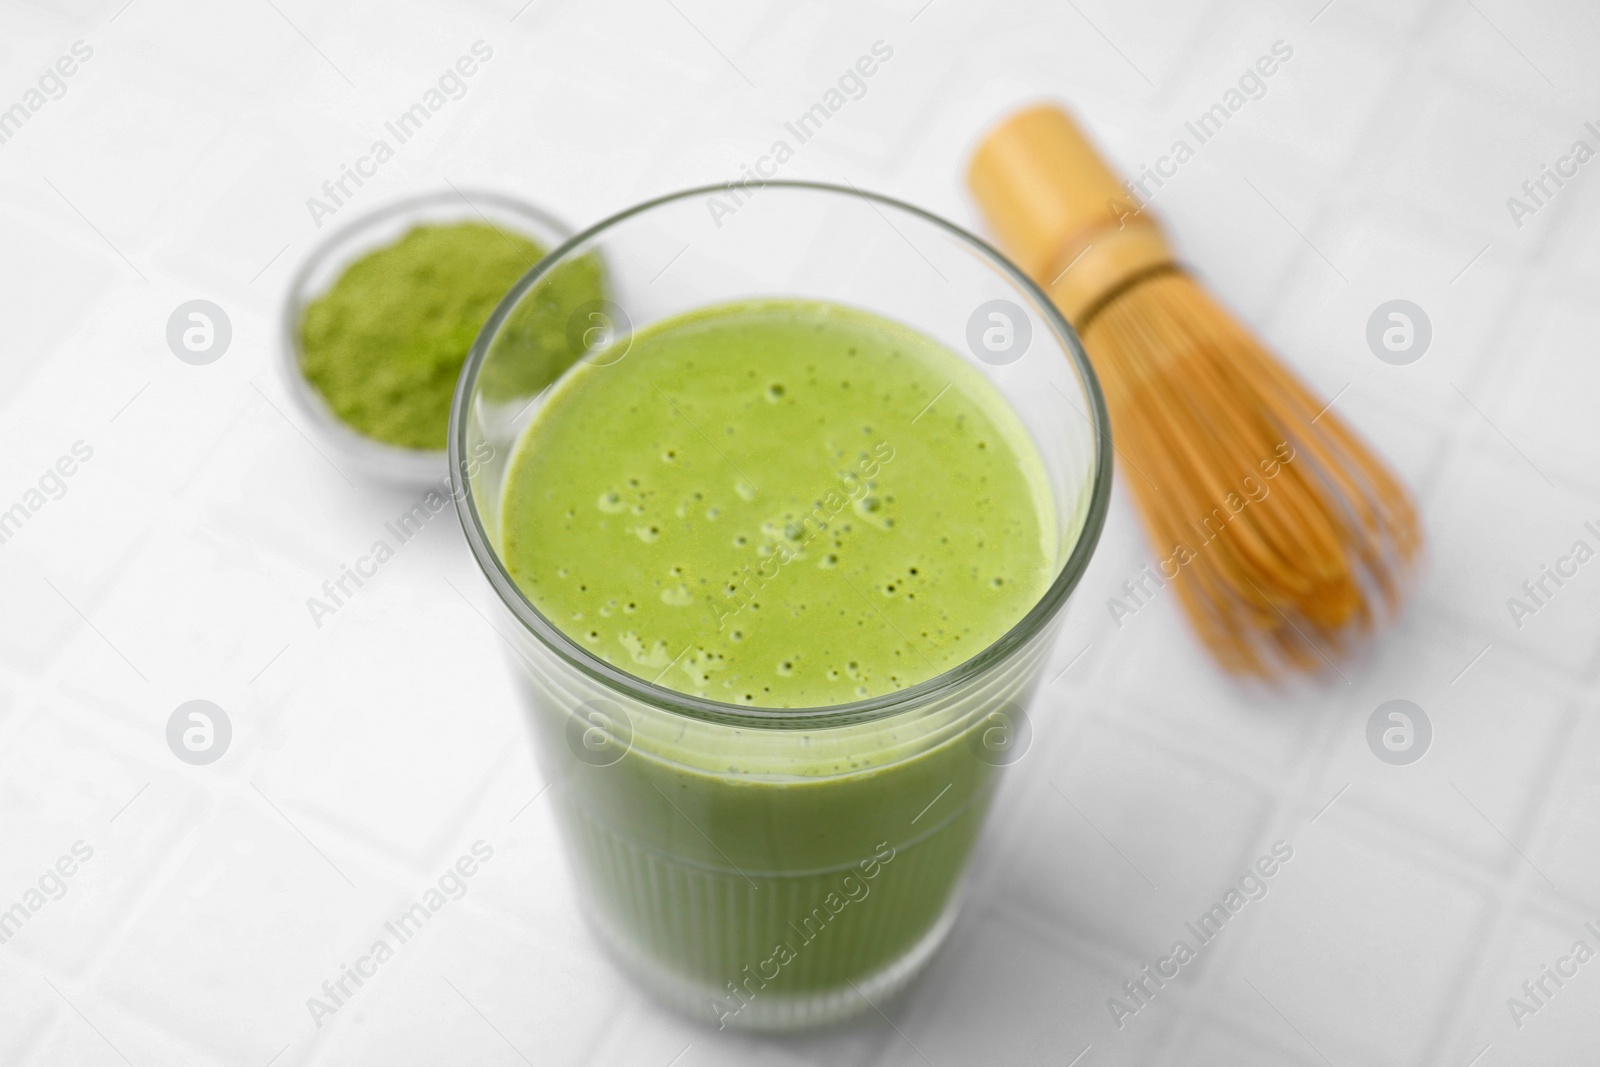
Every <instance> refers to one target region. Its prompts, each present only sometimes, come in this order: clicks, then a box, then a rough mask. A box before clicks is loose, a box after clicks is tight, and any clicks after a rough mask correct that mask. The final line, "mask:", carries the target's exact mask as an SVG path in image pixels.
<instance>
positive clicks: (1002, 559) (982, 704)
mask: <svg viewBox="0 0 1600 1067" xmlns="http://www.w3.org/2000/svg"><path fill="white" fill-rule="evenodd" d="M602 364H603V365H602ZM1058 530H1059V526H1058V522H1057V517H1056V514H1055V511H1054V505H1053V502H1052V500H1051V497H1050V493H1049V490H1048V488H1047V487H1046V481H1045V476H1044V473H1043V467H1042V464H1041V462H1040V459H1039V457H1038V455H1037V453H1036V452H1035V450H1034V447H1033V444H1032V442H1031V440H1030V439H1029V437H1028V435H1027V433H1026V431H1025V430H1024V429H1023V428H1022V426H1021V425H1020V424H1019V422H1018V421H1017V419H1016V417H1015V415H1013V414H1012V412H1011V410H1010V408H1009V407H1008V406H1007V404H1006V403H1005V401H1004V400H1003V399H1002V398H1001V397H1000V396H999V395H998V394H997V393H996V391H995V390H994V388H993V387H992V386H991V385H990V384H989V383H988V381H987V380H986V379H985V378H984V377H983V376H982V375H981V374H979V373H978V372H977V371H975V370H974V369H973V368H972V367H970V366H969V365H968V364H967V363H965V362H964V361H962V360H961V359H959V358H958V357H956V356H955V355H954V354H952V353H950V352H949V351H947V350H946V349H944V348H943V347H941V346H940V345H938V344H937V343H935V342H933V341H932V340H930V339H928V338H926V337H924V336H922V335H920V334H918V333H916V332H914V331H912V330H910V329H907V328H905V327H903V326H901V325H898V324H896V323H892V322H889V321H887V320H884V319H880V318H878V317H876V316H873V315H869V314H867V313H864V312H861V311H855V310H851V309H847V308H843V307H838V306H834V305H827V304H820V303H811V302H803V301H793V300H768V301H759V302H748V303H741V304H733V305H725V306H720V307H713V308H707V309H703V310H700V311H696V312H693V313H690V314H686V315H682V316H679V317H677V318H674V319H670V320H667V321H665V322H661V323H657V324H655V325H653V326H651V327H649V328H648V329H646V330H644V331H642V332H640V333H638V334H636V335H634V336H633V337H632V339H631V347H629V348H628V350H627V352H626V355H625V356H623V357H622V358H620V359H616V360H615V361H614V362H613V361H612V359H611V358H603V359H599V360H596V361H595V362H594V363H590V364H584V365H580V366H579V367H578V368H576V369H575V370H574V371H572V372H571V373H569V374H568V375H567V376H566V377H565V378H564V379H562V380H561V382H560V383H558V385H557V386H556V388H555V389H554V390H553V391H552V393H551V394H550V395H549V396H548V398H547V399H546V401H545V403H544V406H543V407H542V408H541V409H540V411H539V412H538V414H537V416H536V417H535V418H534V420H533V421H532V422H531V423H530V425H529V426H528V428H527V430H526V432H525V433H524V434H523V436H522V438H521V440H520V442H519V444H518V446H517V449H516V452H515V454H514V456H513V457H512V460H511V463H510V465H509V468H508V471H507V474H506V477H505V483H504V487H503V497H502V507H501V511H500V529H499V531H498V534H499V536H498V541H499V552H500V556H501V559H502V560H503V562H504V565H505V567H506V570H507V571H508V572H509V574H510V575H511V577H512V579H513V580H514V581H515V582H516V583H517V585H518V586H519V587H520V588H521V590H522V591H523V593H524V594H525V595H526V597H527V598H528V599H529V601H530V602H531V603H532V604H533V605H534V606H535V607H536V608H537V609H538V610H539V612H540V613H541V614H543V615H544V616H545V618H546V619H548V620H549V621H550V622H551V623H552V624H554V625H555V626H557V627H559V628H560V629H561V630H563V631H564V632H565V633H566V634H567V635H568V636H569V637H570V638H571V639H572V640H573V641H575V642H577V643H578V644H579V645H580V646H582V647H583V648H585V649H587V650H588V651H589V652H590V653H591V654H592V655H593V656H595V657H598V658H600V659H603V660H605V661H607V662H609V663H610V664H612V665H614V666H615V667H617V668H619V669H621V670H623V671H625V672H628V673H630V674H633V675H636V676H638V677H640V678H643V679H646V680H649V681H653V682H656V683H657V684H659V685H661V686H664V687H666V688H668V689H671V690H675V691H677V692H679V693H683V694H687V695H690V696H693V697H699V698H704V699H706V700H711V701H716V702H719V703H722V704H726V705H740V706H745V707H747V708H756V709H761V708H766V709H785V708H788V709H793V708H802V709H823V708H828V707H831V706H836V705H843V704H849V703H851V702H854V701H859V700H864V699H868V698H874V697H881V696H884V695H885V694H893V693H894V692H896V691H898V690H902V689H906V688H908V687H911V686H915V685H917V684H918V683H920V682H923V681H926V680H928V679H930V678H933V677H935V676H937V675H942V674H944V673H945V672H948V671H950V670H952V669H953V668H955V667H957V666H959V665H961V664H963V663H965V662H966V661H968V660H970V659H972V658H973V657H974V656H976V655H978V654H979V653H981V652H983V651H984V650H985V649H986V648H988V647H989V646H990V645H992V644H993V643H994V642H995V640H996V639H997V638H999V637H1000V636H1001V635H1002V634H1004V633H1006V632H1007V631H1008V630H1010V629H1011V628H1012V627H1013V626H1015V625H1016V624H1017V622H1018V621H1019V620H1020V619H1021V618H1022V617H1023V615H1024V614H1026V613H1027V612H1028V610H1029V609H1030V608H1032V607H1033V606H1034V604H1035V603H1037V602H1038V600H1039V598H1040V596H1041V595H1042V594H1043V593H1044V591H1045V589H1046V588H1047V587H1048V586H1049V584H1050V583H1051V581H1052V580H1053V579H1054V577H1055V575H1056V573H1057V571H1058V569H1059V559H1058V556H1057V551H1058V548H1057V546H1058V544H1059V534H1058ZM1031 677H1032V673H1031V670H1027V669H1022V668H1020V667H1018V668H1015V669H1013V668H1009V667H1002V668H1000V669H997V670H996V671H994V672H993V677H991V678H987V679H985V680H983V681H982V682H980V683H974V685H972V686H969V687H968V688H966V689H965V690H963V691H961V692H960V693H959V694H957V695H955V696H943V697H930V699H929V702H928V705H927V707H925V708H919V709H917V711H916V712H915V713H911V712H908V713H905V714H902V715H899V716H890V717H887V718H878V719H872V720H870V721H851V720H850V719H849V716H848V715H844V716H843V717H842V718H839V719H837V720H830V719H828V717H827V713H825V712H818V713H817V716H818V717H816V718H807V717H805V716H789V717H780V718H778V719H774V725H773V727H772V728H757V727H752V726H750V725H748V724H746V725H734V726H729V725H720V724H717V723H713V722H706V721H701V720H699V719H696V718H693V717H691V716H687V715H682V714H677V713H673V712H670V711H665V710H663V711H660V712H657V711H655V710H654V709H643V708H639V707H637V706H636V708H635V711H633V712H629V711H627V710H626V709H624V708H623V707H622V706H621V705H620V704H618V703H614V702H611V701H606V700H588V701H584V702H582V703H578V698H580V697H581V696H582V695H583V694H582V692H581V691H574V698H573V699H572V701H571V703H568V704H564V703H563V701H562V700H561V699H560V697H559V695H558V694H553V693H551V692H548V691H547V692H545V693H542V694H540V696H539V698H538V700H537V701H536V703H538V704H539V705H540V707H541V712H540V714H539V715H538V716H536V721H537V723H538V725H539V728H540V729H541V730H542V731H543V732H544V733H545V734H546V736H545V737H544V738H543V741H544V744H543V745H542V746H541V751H543V752H544V753H545V754H546V756H547V760H548V762H550V763H552V764H553V766H552V774H553V775H554V776H555V777H556V778H557V779H558V780H559V783H560V785H561V787H562V788H561V789H560V790H559V791H558V792H559V795H560V796H561V798H562V806H563V811H564V813H565V815H566V819H567V831H568V836H569V838H570V839H571V841H572V844H573V847H574V848H575V850H576V852H577V854H578V858H579V862H578V864H577V867H578V873H579V877H580V884H581V886H582V888H583V890H584V892H585V893H586V895H587V896H588V898H589V904H590V911H591V914H592V915H593V917H594V919H595V921H596V924H597V926H598V927H599V928H600V930H601V932H602V934H603V935H604V936H605V938H606V940H607V941H608V942H609V943H610V944H611V946H612V947H613V948H614V949H615V950H617V951H618V952H619V953H621V954H622V955H624V956H625V957H627V959H628V960H629V962H630V963H631V964H632V965H633V966H634V967H635V969H637V970H640V971H642V972H644V973H645V974H646V975H648V976H651V977H652V978H654V979H655V981H654V984H655V985H656V987H657V988H658V990H666V991H667V994H668V995H669V996H672V997H673V998H674V999H676V1000H678V1001H679V1002H680V1003H685V1004H689V1003H693V1004H695V1005H696V1006H697V1007H699V1008H701V1009H702V1010H704V1011H705V1012H706V1013H707V1014H708V1015H709V1017H710V1018H712V1019H713V1020H714V1021H715V1022H717V1023H718V1024H719V1025H786V1024H792V1023H794V1022H796V1021H804V1020H805V1019H807V1018H810V1017H812V1016H816V1017H822V1016H828V1015H830V1014H831V1015H837V1014H841V1010H840V1005H842V1004H844V1002H845V1001H846V1000H848V999H849V998H852V997H856V996H858V995H859V994H858V993H857V992H853V991H852V986H855V987H856V989H858V990H860V991H861V992H864V993H867V994H869V995H870V994H871V993H872V991H873V990H878V991H880V992H881V991H888V990H892V988H894V987H895V986H896V983H897V976H899V977H903V976H905V975H908V974H909V973H910V972H911V971H912V970H914V969H915V968H916V967H917V966H918V965H920V963H921V962H922V960H923V959H924V958H925V957H926V955H927V954H928V953H929V952H931V951H932V948H933V947H934V946H935V945H936V944H937V942H938V940H939V938H940V936H942V933H943V929H944V928H945V926H946V925H947V924H948V921H949V919H950V918H951V916H952V915H953V913H954V903H955V900H956V897H957V894H958V888H959V883H960V875H961V871H962V869H963V867H964V865H965V863H966V859H967V855H968V853H969V851H970V848H971V845H972V842H973V839H974V836H975V834H976V831H977V829H978V827H979V825H980V824H981V821H982V818H983V814H984V811H985V809H986V807H987V800H988V797H989V795H990V792H991V790H992V786H993V784H994V774H995V770H996V762H997V761H995V760H990V759H986V758H984V755H983V752H982V744H981V743H980V740H981V738H982V737H983V734H984V731H985V730H992V729H994V728H995V722H996V721H997V720H996V719H995V717H994V709H995V708H1014V707H1015V705H1016V703H1017V702H1019V701H1021V700H1022V699H1023V697H1024V692H1023V691H1024V690H1025V689H1026V688H1027V686H1028V685H1030V684H1031ZM571 704H577V706H576V707H574V706H571ZM647 710H648V712H649V713H645V712H646V711H647ZM730 711H731V712H732V711H734V709H730ZM734 719H735V721H737V720H738V714H737V712H735V713H734ZM597 737H598V738H599V742H600V743H599V744H598V745H592V744H591V742H593V741H595V740H596V738H597ZM607 744H609V745H610V746H611V747H610V749H609V750H608V749H607V748H606V745H607ZM586 746H588V748H587V749H586ZM589 749H593V750H598V751H611V752H613V753H615V754H614V755H612V756H606V757H605V758H591V757H590V756H589V755H587V754H586V751H588V750H589ZM568 752H570V753H572V754H573V758H572V759H566V758H565V754H566V753H568Z"/></svg>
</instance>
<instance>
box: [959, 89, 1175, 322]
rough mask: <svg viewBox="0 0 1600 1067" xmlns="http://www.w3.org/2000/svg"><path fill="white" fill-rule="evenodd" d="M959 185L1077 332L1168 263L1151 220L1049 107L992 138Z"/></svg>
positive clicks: (1018, 118)
mask: <svg viewBox="0 0 1600 1067" xmlns="http://www.w3.org/2000/svg"><path fill="white" fill-rule="evenodd" d="M967 182H968V185H969V186H970V187H971V189H972V193H973V196H974V197H975V198H976V199H977V201H978V204H979V206H980V207H981V208H982V210H983V213H984V215H985V216H986V217H987V219H988V221H989V224H990V226H991V227H992V229H993V230H994V232H995V234H996V235H997V236H998V237H999V239H1000V244H1001V247H1002V248H1003V249H1004V250H1005V251H1006V253H1007V254H1008V255H1009V256H1011V258H1012V259H1014V260H1015V261H1016V262H1017V264H1018V265H1019V266H1021V267H1022V269H1023V270H1024V271H1026V272H1027V273H1028V275H1029V276H1030V277H1032V278H1033V279H1034V280H1035V281H1038V282H1039V283H1040V284H1042V285H1043V286H1045V288H1046V289H1047V290H1049V292H1050V296H1051V298H1052V299H1053V300H1054V301H1055V303H1056V305H1057V306H1058V307H1059V308H1060V309H1061V311H1062V313H1063V314H1065V315H1066V316H1067V318H1068V319H1070V320H1072V321H1073V322H1074V323H1075V324H1078V325H1080V326H1081V325H1082V323H1081V322H1080V319H1082V318H1084V317H1085V316H1086V315H1087V314H1090V313H1092V312H1093V310H1094V309H1095V308H1096V307H1097V306H1098V305H1099V303H1100V302H1101V300H1102V299H1103V298H1104V297H1105V296H1106V294H1108V293H1111V292H1114V291H1115V290H1117V289H1118V287H1119V286H1122V285H1123V284H1124V283H1126V282H1127V281H1128V280H1129V279H1132V278H1135V277H1137V276H1140V275H1142V274H1144V273H1147V272H1150V271H1153V270H1157V269H1159V268H1161V267H1164V266H1170V265H1171V264H1172V262H1173V256H1172V249H1171V247H1170V246H1169V245H1168V244H1167V241H1166V238H1165V237H1164V236H1163V235H1162V233H1161V227H1160V225H1159V224H1158V223H1157V222H1156V220H1155V218H1154V217H1153V216H1152V215H1151V214H1150V213H1149V212H1148V211H1145V210H1143V209H1142V208H1141V207H1140V205H1139V204H1138V202H1137V201H1136V200H1135V199H1134V198H1133V197H1132V196H1131V195H1130V194H1129V192H1128V190H1127V189H1126V188H1125V187H1124V186H1123V184H1122V182H1121V181H1120V180H1119V179H1118V178H1117V175H1116V174H1115V173H1114V172H1113V171H1112V170H1111V168H1110V167H1109V166H1107V165H1106V162H1105V160H1104V159H1102V158H1101V156H1100V154H1099V152H1098V151H1097V150H1096V149H1095V147H1094V145H1093V144H1091V143H1090V141H1089V139H1088V138H1087V137H1086V136H1084V134H1083V131H1082V130H1080V129H1079V128H1078V126H1077V124H1076V123H1074V122H1073V121H1072V119H1071V118H1070V117H1069V116H1068V115H1067V113H1066V112H1065V111H1063V110H1061V108H1059V107H1057V106H1055V105H1053V104H1037V105H1034V106H1032V107H1028V108H1025V109H1023V110H1022V111H1019V112H1017V113H1016V114H1014V115H1012V116H1011V117H1009V118H1008V119H1006V120H1005V121H1004V122H1002V123H1001V124H1000V125H999V126H997V127H996V128H995V129H994V130H992V131H991V132H990V133H989V135H988V136H987V137H985V138H984V139H983V141H982V142H981V143H980V144H979V146H978V149H977V151H976V152H975V153H974V154H973V157H972V162H971V164H970V165H969V167H968V170H967Z"/></svg>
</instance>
